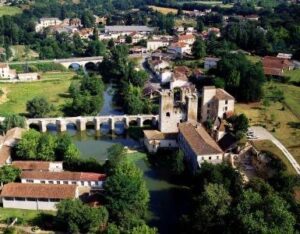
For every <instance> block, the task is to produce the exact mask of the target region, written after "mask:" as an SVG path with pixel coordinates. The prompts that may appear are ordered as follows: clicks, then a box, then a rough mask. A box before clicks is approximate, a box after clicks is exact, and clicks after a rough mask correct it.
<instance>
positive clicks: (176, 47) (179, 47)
mask: <svg viewBox="0 0 300 234" xmlns="http://www.w3.org/2000/svg"><path fill="white" fill-rule="evenodd" d="M168 53H171V54H175V55H176V56H180V57H181V56H183V55H184V54H190V53H191V46H190V45H189V44H187V43H184V42H177V43H172V44H171V45H170V46H169V47H168Z"/></svg>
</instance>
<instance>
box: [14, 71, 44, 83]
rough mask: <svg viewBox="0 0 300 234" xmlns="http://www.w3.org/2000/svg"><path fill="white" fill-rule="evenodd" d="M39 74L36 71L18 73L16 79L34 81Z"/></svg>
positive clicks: (38, 77) (37, 78)
mask: <svg viewBox="0 0 300 234" xmlns="http://www.w3.org/2000/svg"><path fill="white" fill-rule="evenodd" d="M39 79H40V76H39V74H38V73H37V72H29V73H18V80H19V81H23V82H26V81H35V80H39Z"/></svg>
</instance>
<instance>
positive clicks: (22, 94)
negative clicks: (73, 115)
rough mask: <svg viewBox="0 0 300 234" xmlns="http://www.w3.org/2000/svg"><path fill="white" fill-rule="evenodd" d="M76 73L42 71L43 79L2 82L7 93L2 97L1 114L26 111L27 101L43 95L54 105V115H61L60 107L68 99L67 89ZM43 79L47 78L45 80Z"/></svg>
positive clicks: (0, 103) (0, 85)
mask: <svg viewBox="0 0 300 234" xmlns="http://www.w3.org/2000/svg"><path fill="white" fill-rule="evenodd" d="M74 74H75V73H73V72H64V73H62V72H61V73H53V72H51V73H49V72H47V73H42V74H41V77H42V80H41V81H35V82H30V83H15V84H11V83H10V84H4V83H0V89H2V90H3V91H4V93H5V95H2V96H1V97H0V115H3V114H8V113H20V114H22V113H23V114H24V113H26V102H27V101H28V100H31V99H33V98H34V97H38V96H43V97H45V98H46V99H47V100H48V101H49V102H50V103H51V104H53V105H54V107H55V109H56V110H55V111H54V112H53V113H51V114H52V115H61V114H62V113H61V110H60V107H61V106H62V104H64V103H65V101H66V100H67V99H68V95H67V91H68V88H69V86H70V84H71V81H72V77H73V76H74ZM43 79H47V80H44V81H43Z"/></svg>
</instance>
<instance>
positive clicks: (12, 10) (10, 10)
mask: <svg viewBox="0 0 300 234" xmlns="http://www.w3.org/2000/svg"><path fill="white" fill-rule="evenodd" d="M20 13H22V10H21V9H20V8H19V7H13V6H0V17H1V16H3V15H17V14H20Z"/></svg>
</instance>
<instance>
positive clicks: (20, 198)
mask: <svg viewBox="0 0 300 234" xmlns="http://www.w3.org/2000/svg"><path fill="white" fill-rule="evenodd" d="M15 200H16V201H25V198H24V197H16V198H15Z"/></svg>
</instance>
